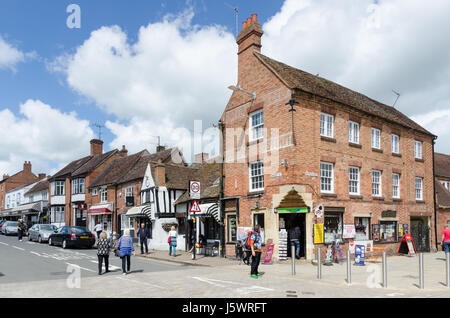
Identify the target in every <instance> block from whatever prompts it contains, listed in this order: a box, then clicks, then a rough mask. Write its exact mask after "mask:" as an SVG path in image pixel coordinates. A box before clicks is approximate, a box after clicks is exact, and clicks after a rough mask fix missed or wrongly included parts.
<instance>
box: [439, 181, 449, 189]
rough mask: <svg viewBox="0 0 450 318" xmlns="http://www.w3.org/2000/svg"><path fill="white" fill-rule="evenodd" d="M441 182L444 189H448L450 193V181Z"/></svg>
mask: <svg viewBox="0 0 450 318" xmlns="http://www.w3.org/2000/svg"><path fill="white" fill-rule="evenodd" d="M440 182H441V184H442V185H443V186H444V188H446V189H447V191H450V181H440Z"/></svg>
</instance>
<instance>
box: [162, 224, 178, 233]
mask: <svg viewBox="0 0 450 318" xmlns="http://www.w3.org/2000/svg"><path fill="white" fill-rule="evenodd" d="M172 226H175V229H176V228H177V227H178V223H174V222H172V223H163V224H162V225H161V227H162V228H163V230H164V231H166V232H169V231H170V229H171V228H172Z"/></svg>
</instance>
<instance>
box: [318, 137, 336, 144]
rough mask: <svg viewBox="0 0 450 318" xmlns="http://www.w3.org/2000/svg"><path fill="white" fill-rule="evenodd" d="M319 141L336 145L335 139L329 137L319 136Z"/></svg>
mask: <svg viewBox="0 0 450 318" xmlns="http://www.w3.org/2000/svg"><path fill="white" fill-rule="evenodd" d="M320 139H321V140H323V141H328V142H333V143H337V141H336V139H335V138H331V137H325V136H320Z"/></svg>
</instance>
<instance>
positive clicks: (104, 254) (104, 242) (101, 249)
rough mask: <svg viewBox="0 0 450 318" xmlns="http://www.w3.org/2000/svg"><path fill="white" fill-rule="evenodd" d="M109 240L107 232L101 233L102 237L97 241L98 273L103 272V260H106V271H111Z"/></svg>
mask: <svg viewBox="0 0 450 318" xmlns="http://www.w3.org/2000/svg"><path fill="white" fill-rule="evenodd" d="M109 247H110V246H109V241H108V239H107V236H106V233H105V232H102V233H100V237H99V239H98V242H97V256H98V274H99V275H101V274H102V265H103V260H105V268H106V271H105V273H109Z"/></svg>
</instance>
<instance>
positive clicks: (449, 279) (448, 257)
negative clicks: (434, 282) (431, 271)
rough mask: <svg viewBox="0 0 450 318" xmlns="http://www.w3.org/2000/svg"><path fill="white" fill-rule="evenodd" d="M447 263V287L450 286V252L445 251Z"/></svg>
mask: <svg viewBox="0 0 450 318" xmlns="http://www.w3.org/2000/svg"><path fill="white" fill-rule="evenodd" d="M445 260H446V262H445V265H446V269H447V287H450V253H445Z"/></svg>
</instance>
